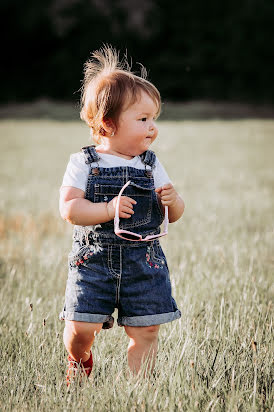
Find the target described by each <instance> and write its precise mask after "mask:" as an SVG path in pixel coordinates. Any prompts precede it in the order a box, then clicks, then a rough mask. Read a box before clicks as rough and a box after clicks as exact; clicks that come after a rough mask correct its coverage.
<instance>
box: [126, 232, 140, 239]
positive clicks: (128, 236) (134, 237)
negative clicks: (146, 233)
mask: <svg viewBox="0 0 274 412" xmlns="http://www.w3.org/2000/svg"><path fill="white" fill-rule="evenodd" d="M121 235H122V236H123V238H124V239H128V240H140V236H137V235H134V233H132V234H130V233H121Z"/></svg>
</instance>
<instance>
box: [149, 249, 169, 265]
mask: <svg viewBox="0 0 274 412" xmlns="http://www.w3.org/2000/svg"><path fill="white" fill-rule="evenodd" d="M155 260H157V262H155ZM164 263H165V261H164V260H162V259H158V258H155V256H154V251H153V249H152V248H151V247H150V246H148V247H147V253H146V264H147V266H149V267H150V268H151V269H152V268H155V269H163V265H164Z"/></svg>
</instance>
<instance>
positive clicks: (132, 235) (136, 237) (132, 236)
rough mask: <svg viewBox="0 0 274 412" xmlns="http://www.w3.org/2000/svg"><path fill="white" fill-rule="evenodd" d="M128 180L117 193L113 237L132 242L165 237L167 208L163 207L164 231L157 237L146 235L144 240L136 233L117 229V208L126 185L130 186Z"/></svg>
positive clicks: (118, 220)
mask: <svg viewBox="0 0 274 412" xmlns="http://www.w3.org/2000/svg"><path fill="white" fill-rule="evenodd" d="M130 183H131V182H130V180H129V181H128V182H127V183H126V184H125V185H124V186H123V187H122V189H121V190H120V192H119V195H118V200H117V203H116V207H115V218H114V233H115V235H117V236H119V237H121V238H122V239H126V240H131V241H132V242H140V241H142V242H146V241H148V240H152V239H156V238H158V237H162V236H165V235H167V232H168V230H167V228H168V206H165V220H164V230H163V232H161V233H159V234H158V235H147V236H146V237H145V238H142V235H139V234H138V233H133V232H129V231H128V230H123V229H120V228H119V222H120V219H119V208H120V201H121V196H122V193H123V191H124V190H125V188H126V187H128V185H130Z"/></svg>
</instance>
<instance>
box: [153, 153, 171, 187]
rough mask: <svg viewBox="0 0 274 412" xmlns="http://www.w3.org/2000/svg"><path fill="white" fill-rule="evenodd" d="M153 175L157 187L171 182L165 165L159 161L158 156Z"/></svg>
mask: <svg viewBox="0 0 274 412" xmlns="http://www.w3.org/2000/svg"><path fill="white" fill-rule="evenodd" d="M153 176H154V185H155V188H157V187H161V186H163V185H165V184H167V183H171V180H170V178H169V176H168V174H167V172H166V171H165V169H164V167H163V166H162V164H161V163H160V162H159V160H158V158H156V162H155V169H154V171H153Z"/></svg>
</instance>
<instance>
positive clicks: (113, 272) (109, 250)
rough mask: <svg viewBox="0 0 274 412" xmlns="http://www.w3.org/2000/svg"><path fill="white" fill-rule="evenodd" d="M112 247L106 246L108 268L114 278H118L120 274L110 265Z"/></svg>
mask: <svg viewBox="0 0 274 412" xmlns="http://www.w3.org/2000/svg"><path fill="white" fill-rule="evenodd" d="M112 247H113V245H111V246H109V247H108V270H109V272H110V273H111V274H112V275H113V276H114V277H115V278H118V277H119V276H120V273H117V272H116V270H115V269H113V267H112V259H111V257H112Z"/></svg>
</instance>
